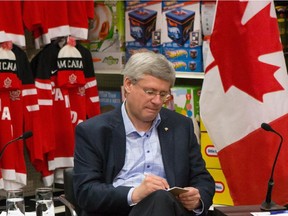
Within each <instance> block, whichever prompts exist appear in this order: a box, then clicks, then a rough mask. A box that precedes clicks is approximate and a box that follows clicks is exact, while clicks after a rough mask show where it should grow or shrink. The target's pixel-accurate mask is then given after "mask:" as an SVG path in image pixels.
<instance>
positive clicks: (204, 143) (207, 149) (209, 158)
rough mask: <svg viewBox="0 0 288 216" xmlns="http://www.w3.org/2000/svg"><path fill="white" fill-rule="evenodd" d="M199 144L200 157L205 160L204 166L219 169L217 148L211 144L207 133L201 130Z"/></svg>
mask: <svg viewBox="0 0 288 216" xmlns="http://www.w3.org/2000/svg"><path fill="white" fill-rule="evenodd" d="M200 146H201V154H202V157H203V159H204V160H205V162H206V168H209V169H211V168H213V169H221V165H220V161H219V158H218V154H217V150H216V148H215V146H214V145H213V143H212V141H211V139H210V137H209V135H208V133H206V132H201V136H200Z"/></svg>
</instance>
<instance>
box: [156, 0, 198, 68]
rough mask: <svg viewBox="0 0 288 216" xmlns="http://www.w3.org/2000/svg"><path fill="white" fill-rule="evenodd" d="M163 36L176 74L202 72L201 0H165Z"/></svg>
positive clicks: (167, 55) (163, 43) (165, 51)
mask: <svg viewBox="0 0 288 216" xmlns="http://www.w3.org/2000/svg"><path fill="white" fill-rule="evenodd" d="M161 36H162V46H163V54H164V55H165V56H166V57H167V58H168V60H169V61H171V62H172V63H173V65H174V68H175V70H176V71H184V72H203V63H202V40H201V37H202V35H201V24H200V2H199V1H183V0H182V1H181V0H179V1H162V33H161Z"/></svg>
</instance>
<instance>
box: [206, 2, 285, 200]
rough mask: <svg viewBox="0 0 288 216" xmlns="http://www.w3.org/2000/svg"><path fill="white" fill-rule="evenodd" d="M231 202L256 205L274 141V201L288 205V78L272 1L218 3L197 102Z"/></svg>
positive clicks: (263, 191) (271, 159) (267, 174)
mask: <svg viewBox="0 0 288 216" xmlns="http://www.w3.org/2000/svg"><path fill="white" fill-rule="evenodd" d="M200 109H201V110H200V111H201V113H200V114H201V118H202V121H203V123H204V125H205V127H206V129H207V131H208V134H209V136H210V138H211V140H212V142H213V144H214V145H215V147H216V149H217V151H218V156H219V160H220V163H221V168H222V170H223V173H224V175H225V177H226V180H227V183H228V187H229V190H230V194H231V197H232V199H233V202H234V204H235V205H247V204H261V203H262V202H263V201H264V200H265V196H266V192H267V185H268V180H269V178H270V175H271V171H272V165H273V162H274V159H275V156H276V153H277V150H278V147H279V143H280V138H279V136H277V135H276V134H275V133H271V132H267V131H264V130H263V129H262V128H261V123H263V122H265V123H268V124H270V125H271V127H272V128H273V129H274V130H275V131H277V132H279V133H280V134H281V135H282V136H283V138H284V141H283V145H282V148H281V151H280V153H279V157H278V161H277V163H276V166H275V172H274V183H275V185H274V187H273V191H272V200H273V201H274V202H276V203H277V204H281V205H284V204H287V203H288V156H287V155H286V154H287V153H288V76H287V69H286V65H285V59H284V54H283V50H282V45H281V41H280V34H279V29H278V24H277V19H276V12H275V7H274V3H273V1H272V0H271V1H270V0H263V1H255V0H243V1H242V0H239V1H237V0H234V1H224V0H223V1H222V0H219V1H218V2H217V6H216V14H215V19H214V26H213V32H212V35H211V38H210V50H209V52H208V56H207V59H206V65H205V78H204V81H203V86H202V92H201V97H200Z"/></svg>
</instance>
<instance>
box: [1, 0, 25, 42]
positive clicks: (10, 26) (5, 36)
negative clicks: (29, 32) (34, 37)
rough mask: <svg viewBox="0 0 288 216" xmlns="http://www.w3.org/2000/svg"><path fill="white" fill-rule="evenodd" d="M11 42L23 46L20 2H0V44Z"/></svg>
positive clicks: (15, 0) (14, 0)
mask: <svg viewBox="0 0 288 216" xmlns="http://www.w3.org/2000/svg"><path fill="white" fill-rule="evenodd" d="M5 41H12V42H13V43H14V44H17V45H19V46H25V36H24V27H23V20H22V9H21V1H20V0H13V1H0V43H1V42H5Z"/></svg>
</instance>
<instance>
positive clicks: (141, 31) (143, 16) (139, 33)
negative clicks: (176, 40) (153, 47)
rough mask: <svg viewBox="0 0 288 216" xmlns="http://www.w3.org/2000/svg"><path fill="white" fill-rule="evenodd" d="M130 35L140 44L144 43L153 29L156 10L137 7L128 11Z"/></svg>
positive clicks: (150, 35)
mask: <svg viewBox="0 0 288 216" xmlns="http://www.w3.org/2000/svg"><path fill="white" fill-rule="evenodd" d="M128 16H129V23H130V35H131V36H132V37H133V38H134V39H135V40H136V41H138V42H140V43H141V44H143V45H145V44H146V43H147V42H148V41H149V40H150V39H151V37H152V32H153V31H155V26H156V16H157V11H154V10H149V9H146V8H138V9H136V10H134V11H131V12H129V13H128Z"/></svg>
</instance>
